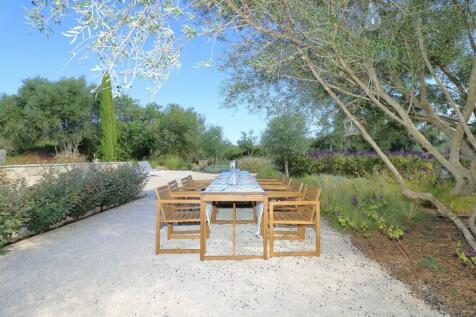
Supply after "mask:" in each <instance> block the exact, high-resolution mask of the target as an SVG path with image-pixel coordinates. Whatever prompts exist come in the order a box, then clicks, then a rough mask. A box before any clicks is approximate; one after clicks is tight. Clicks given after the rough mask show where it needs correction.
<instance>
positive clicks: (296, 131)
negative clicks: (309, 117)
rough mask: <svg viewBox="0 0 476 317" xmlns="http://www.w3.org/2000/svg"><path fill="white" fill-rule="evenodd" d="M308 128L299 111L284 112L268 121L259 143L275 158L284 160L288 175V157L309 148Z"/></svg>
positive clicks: (287, 174) (285, 171) (285, 170)
mask: <svg viewBox="0 0 476 317" xmlns="http://www.w3.org/2000/svg"><path fill="white" fill-rule="evenodd" d="M307 135H308V128H307V124H306V121H305V119H304V117H303V116H302V115H301V114H300V113H284V114H282V115H279V116H277V117H275V118H273V119H271V121H270V122H269V123H268V127H267V128H266V130H265V131H264V132H263V136H262V137H261V145H262V146H263V147H264V148H265V149H266V150H267V151H268V152H269V153H270V154H271V155H272V156H273V157H275V158H278V159H281V160H282V161H283V162H284V173H285V174H286V176H289V159H290V158H291V157H293V156H295V155H298V154H303V153H305V152H306V151H307V150H308V148H309V140H308V139H307V137H306V136H307Z"/></svg>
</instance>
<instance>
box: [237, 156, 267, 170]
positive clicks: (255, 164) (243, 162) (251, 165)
mask: <svg viewBox="0 0 476 317" xmlns="http://www.w3.org/2000/svg"><path fill="white" fill-rule="evenodd" d="M238 164H239V167H240V169H241V170H243V171H248V172H250V173H259V172H260V171H263V170H270V169H275V167H274V165H273V162H272V161H271V160H270V159H268V158H265V157H258V156H244V157H242V158H240V159H239V160H238Z"/></svg>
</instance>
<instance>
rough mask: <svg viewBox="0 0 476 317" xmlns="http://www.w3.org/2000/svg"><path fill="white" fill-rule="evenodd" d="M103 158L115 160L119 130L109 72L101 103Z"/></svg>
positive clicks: (101, 148) (106, 74)
mask: <svg viewBox="0 0 476 317" xmlns="http://www.w3.org/2000/svg"><path fill="white" fill-rule="evenodd" d="M99 115H100V117H101V146H100V151H101V158H102V160H103V161H106V162H110V161H114V159H115V156H116V144H117V132H116V118H115V114H114V105H113V102H112V90H111V78H110V77H109V74H108V73H105V74H104V76H103V77H102V83H101V105H100V109H99Z"/></svg>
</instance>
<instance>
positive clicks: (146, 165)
mask: <svg viewBox="0 0 476 317" xmlns="http://www.w3.org/2000/svg"><path fill="white" fill-rule="evenodd" d="M137 165H139V166H140V167H142V169H143V170H144V171H146V172H148V173H150V171H152V166H150V163H149V161H139V162H137Z"/></svg>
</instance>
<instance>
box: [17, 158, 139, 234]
mask: <svg viewBox="0 0 476 317" xmlns="http://www.w3.org/2000/svg"><path fill="white" fill-rule="evenodd" d="M146 180H147V175H146V173H145V172H144V171H143V170H142V169H141V168H140V167H138V166H128V165H123V166H118V167H111V168H104V169H90V170H87V171H84V170H81V169H72V170H70V171H67V172H64V173H61V174H58V175H53V174H46V175H44V177H43V178H42V180H41V181H40V182H39V183H38V184H36V185H34V186H33V187H32V188H31V193H30V196H29V198H28V202H27V204H28V210H29V212H28V221H27V222H26V225H27V226H28V229H30V230H31V231H33V232H37V233H38V232H43V231H45V230H48V229H49V228H50V227H51V226H52V225H54V224H57V223H59V222H61V221H63V220H65V219H67V218H68V217H73V218H77V217H80V216H82V215H84V214H85V213H86V212H88V211H90V210H92V209H94V208H95V207H101V208H102V207H107V206H113V205H117V204H121V203H124V202H126V201H129V200H131V199H133V198H134V197H136V195H137V194H138V193H139V192H140V191H141V190H142V188H143V186H144V185H145V182H146Z"/></svg>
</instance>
